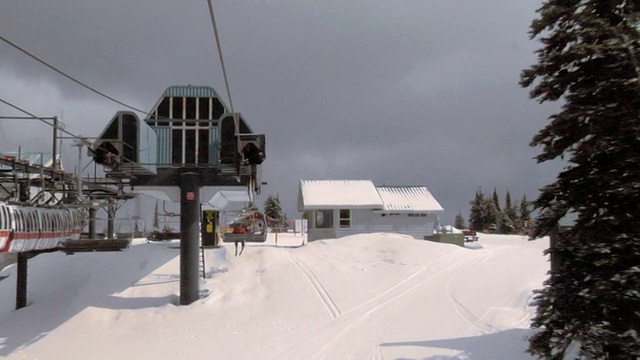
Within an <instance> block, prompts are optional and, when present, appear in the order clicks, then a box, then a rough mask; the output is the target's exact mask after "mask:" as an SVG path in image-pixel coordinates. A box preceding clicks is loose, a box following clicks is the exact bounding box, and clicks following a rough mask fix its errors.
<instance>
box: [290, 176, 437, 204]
mask: <svg viewBox="0 0 640 360" xmlns="http://www.w3.org/2000/svg"><path fill="white" fill-rule="evenodd" d="M335 208H348V209H355V208H366V209H373V210H379V211H383V212H427V211H442V210H443V209H442V206H440V204H439V203H438V201H437V200H436V199H435V197H434V196H433V195H432V194H431V191H429V189H428V188H427V187H426V186H378V187H376V186H375V185H374V184H373V182H371V181H370V180H300V192H299V194H298V210H299V211H306V210H313V209H335Z"/></svg>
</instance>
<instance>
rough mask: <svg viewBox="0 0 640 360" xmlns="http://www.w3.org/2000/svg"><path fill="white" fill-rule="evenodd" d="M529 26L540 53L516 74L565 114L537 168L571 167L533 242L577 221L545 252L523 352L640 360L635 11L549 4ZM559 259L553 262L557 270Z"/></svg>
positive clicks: (546, 195) (639, 108) (540, 139)
mask: <svg viewBox="0 0 640 360" xmlns="http://www.w3.org/2000/svg"><path fill="white" fill-rule="evenodd" d="M538 13H539V18H538V19H536V20H534V21H533V23H532V25H531V36H532V38H539V39H540V40H541V42H542V44H543V47H542V48H541V49H539V50H538V51H537V54H538V62H537V64H534V65H533V66H532V67H531V68H529V69H526V70H524V71H523V72H522V77H521V85H523V86H524V87H533V89H532V91H531V97H532V98H534V99H537V100H538V101H539V102H541V103H542V102H546V101H559V100H560V101H561V102H562V108H561V109H560V111H559V112H558V113H556V114H554V115H552V116H551V117H550V118H549V120H550V122H549V124H548V125H547V126H546V127H544V128H543V129H542V130H541V131H540V132H539V133H538V134H537V135H536V136H535V137H534V138H533V140H532V142H531V145H532V146H541V147H542V152H541V154H539V155H538V156H537V160H538V162H544V161H548V160H553V159H556V158H558V157H561V158H563V159H567V165H566V166H565V168H564V170H563V171H562V172H560V174H558V177H557V179H556V181H555V182H554V183H552V184H550V185H547V186H545V187H544V188H543V189H542V190H541V193H540V195H539V197H538V199H537V200H536V201H535V202H534V206H535V208H536V209H537V210H539V215H538V218H537V219H536V223H535V225H534V229H533V233H532V234H531V235H532V237H533V238H536V237H539V236H540V235H544V234H548V233H550V232H551V231H552V230H553V229H555V228H557V226H558V224H559V221H560V220H561V219H562V218H564V217H565V216H566V215H567V214H573V215H575V217H576V220H575V222H574V225H573V226H572V227H571V229H570V230H566V231H561V232H559V234H558V236H557V237H555V239H556V240H555V247H554V248H553V249H551V250H552V251H550V253H551V256H552V263H553V262H554V261H557V260H558V259H559V260H560V261H559V262H558V266H557V267H556V268H554V269H553V271H552V272H551V275H550V277H549V279H548V280H547V281H546V282H545V287H544V288H543V289H542V290H540V291H539V292H538V293H537V295H536V303H537V313H536V316H535V317H534V319H533V323H532V325H533V327H535V328H539V331H538V332H537V333H536V334H535V335H534V336H532V337H531V339H530V347H529V351H530V352H531V353H533V354H535V355H537V356H539V357H543V358H546V359H563V358H564V356H565V355H566V353H567V350H568V349H569V348H570V346H572V345H577V346H579V355H578V356H579V357H580V358H585V359H638V358H640V330H639V326H640V325H639V324H640V311H638V309H640V295H639V292H638V289H640V266H639V265H638V264H640V224H638V222H640V220H639V219H640V186H638V178H640V166H639V165H640V96H639V95H640V85H639V84H640V81H639V75H640V66H639V59H640V51H639V50H640V30H639V28H640V27H639V26H640V23H639V21H638V19H639V13H640V2H639V1H637V0H634V1H628V0H607V1H604V0H547V1H545V2H544V3H543V5H542V7H541V8H540V9H539V10H538ZM554 259H555V260H554Z"/></svg>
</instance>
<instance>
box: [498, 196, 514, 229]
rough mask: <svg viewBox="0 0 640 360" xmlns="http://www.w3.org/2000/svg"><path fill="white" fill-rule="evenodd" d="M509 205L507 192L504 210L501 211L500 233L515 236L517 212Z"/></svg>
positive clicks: (509, 197) (509, 198) (509, 200)
mask: <svg viewBox="0 0 640 360" xmlns="http://www.w3.org/2000/svg"><path fill="white" fill-rule="evenodd" d="M516 207H517V206H514V205H513V204H512V203H511V194H510V193H509V191H508V190H507V194H506V195H505V200H504V209H502V216H501V222H500V224H501V225H500V232H501V233H502V234H515V233H516V230H517V229H516V221H517V218H518V210H517V208H516Z"/></svg>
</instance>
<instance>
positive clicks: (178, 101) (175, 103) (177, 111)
mask: <svg viewBox="0 0 640 360" xmlns="http://www.w3.org/2000/svg"><path fill="white" fill-rule="evenodd" d="M171 100H172V107H173V114H172V116H171V118H172V119H184V113H183V110H184V98H183V97H174V98H171Z"/></svg>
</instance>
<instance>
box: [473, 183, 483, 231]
mask: <svg viewBox="0 0 640 360" xmlns="http://www.w3.org/2000/svg"><path fill="white" fill-rule="evenodd" d="M486 203H487V201H486V199H485V198H484V193H483V192H482V189H481V188H479V189H478V190H477V191H476V195H475V197H474V198H473V200H472V201H470V202H469V205H471V211H470V213H469V227H470V228H471V229H472V230H477V231H482V230H483V229H484V226H485V222H484V221H485V218H486V215H485V214H486V212H487V210H486Z"/></svg>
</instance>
